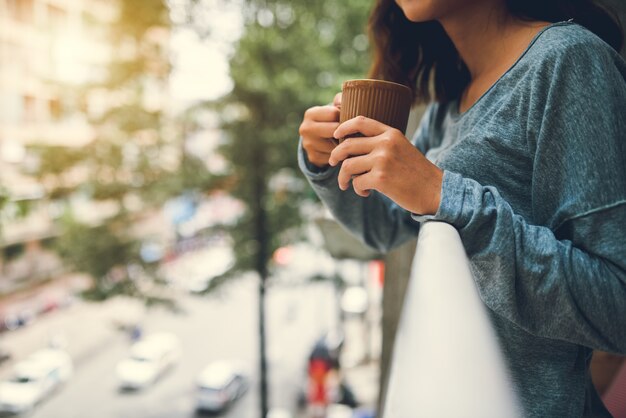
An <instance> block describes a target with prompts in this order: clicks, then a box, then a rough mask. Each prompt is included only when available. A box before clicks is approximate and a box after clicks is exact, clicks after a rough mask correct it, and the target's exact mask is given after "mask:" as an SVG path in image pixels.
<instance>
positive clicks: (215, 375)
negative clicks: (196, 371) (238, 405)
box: [196, 361, 249, 412]
mask: <svg viewBox="0 0 626 418" xmlns="http://www.w3.org/2000/svg"><path fill="white" fill-rule="evenodd" d="M196 382H197V394H196V409H197V410H198V411H209V412H219V411H222V410H224V409H226V408H227V407H228V406H229V405H231V404H232V403H233V402H235V401H236V400H237V399H239V398H240V397H241V396H243V394H244V393H246V390H247V389H248V385H249V378H248V375H247V374H246V373H245V372H244V370H243V368H242V367H241V366H240V365H237V364H234V363H230V362H225V361H221V362H215V363H211V364H209V365H208V366H207V367H205V368H204V370H202V372H201V373H200V375H199V376H198V378H197V381H196Z"/></svg>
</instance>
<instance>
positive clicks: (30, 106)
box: [22, 95, 37, 123]
mask: <svg viewBox="0 0 626 418" xmlns="http://www.w3.org/2000/svg"><path fill="white" fill-rule="evenodd" d="M22 100H23V103H24V113H23V120H24V122H27V123H32V122H35V120H36V117H35V116H36V111H37V109H36V108H35V105H36V102H35V98H34V97H33V96H29V95H26V96H24V97H23V98H22Z"/></svg>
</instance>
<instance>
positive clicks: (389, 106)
mask: <svg viewBox="0 0 626 418" xmlns="http://www.w3.org/2000/svg"><path fill="white" fill-rule="evenodd" d="M341 91H342V96H341V110H340V113H339V122H340V123H343V122H345V121H347V120H349V119H352V118H354V117H356V116H365V117H368V118H370V119H375V120H377V121H379V122H382V123H384V124H385V125H388V126H391V127H393V128H396V129H398V130H399V131H400V132H402V133H404V131H405V130H406V125H407V122H408V120H409V111H410V110H411V102H412V95H411V89H409V88H408V87H407V86H403V85H402V84H397V83H392V82H390V81H382V80H348V81H345V82H344V83H343V86H342V89H341ZM351 136H352V135H351ZM357 136H360V135H357ZM342 139H343V138H340V139H339V141H341V140H342Z"/></svg>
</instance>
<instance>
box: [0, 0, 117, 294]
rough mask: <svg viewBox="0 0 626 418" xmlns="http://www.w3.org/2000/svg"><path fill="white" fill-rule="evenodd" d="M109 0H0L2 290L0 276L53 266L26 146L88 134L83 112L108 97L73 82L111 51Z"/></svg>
mask: <svg viewBox="0 0 626 418" xmlns="http://www.w3.org/2000/svg"><path fill="white" fill-rule="evenodd" d="M114 4H115V3H114V2H108V1H106V0H0V188H1V189H3V190H4V192H5V193H7V194H8V195H9V196H11V200H12V203H10V204H8V205H7V206H6V207H5V208H4V211H3V212H4V217H5V219H4V221H3V222H2V231H1V234H0V248H2V251H1V252H0V278H2V279H4V280H1V281H0V293H1V292H2V288H3V285H4V284H7V285H10V283H11V282H12V281H15V280H18V279H20V278H23V277H27V276H28V277H31V276H33V275H37V274H44V273H45V272H46V271H50V270H51V269H56V268H58V267H59V263H60V262H59V261H58V260H55V257H53V256H52V254H50V253H47V252H46V251H42V249H41V243H42V241H43V242H45V239H46V238H49V237H52V236H54V234H55V231H54V226H53V222H52V220H53V218H54V216H55V207H54V205H53V204H51V203H50V202H48V201H46V200H44V199H42V197H43V196H45V190H44V189H43V185H42V184H41V183H40V182H37V181H36V180H35V179H33V178H32V177H31V176H29V175H28V172H29V170H30V169H32V168H33V166H34V165H36V164H37V161H36V159H35V158H34V157H33V156H31V155H29V153H28V152H27V147H28V146H30V145H34V144H46V145H59V146H66V147H78V146H81V145H84V144H85V143H87V142H89V141H91V140H92V139H93V137H94V135H95V133H94V131H93V128H92V127H91V126H90V125H89V123H88V116H89V115H90V114H91V115H94V114H97V113H98V112H102V111H104V110H105V106H106V100H103V99H100V98H99V97H98V95H97V94H91V95H90V96H89V97H85V96H84V95H81V94H79V88H80V87H81V86H84V85H86V84H88V83H92V82H98V81H99V80H101V79H102V78H103V77H104V75H105V73H104V69H105V67H106V63H107V62H108V61H109V60H110V59H111V51H110V47H109V46H108V44H107V42H106V25H107V22H110V21H111V20H112V19H113V18H114V17H115V12H116V10H115V8H114ZM20 202H29V203H30V205H29V207H30V210H29V212H28V214H27V215H26V216H25V217H24V216H18V213H17V212H19V207H20ZM17 254H19V255H20V257H16V255H17ZM3 259H4V263H3ZM9 261H11V262H9Z"/></svg>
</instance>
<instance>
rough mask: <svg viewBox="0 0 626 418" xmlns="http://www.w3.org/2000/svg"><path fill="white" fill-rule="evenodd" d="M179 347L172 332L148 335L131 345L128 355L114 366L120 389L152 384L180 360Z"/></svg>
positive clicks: (178, 342)
mask: <svg viewBox="0 0 626 418" xmlns="http://www.w3.org/2000/svg"><path fill="white" fill-rule="evenodd" d="M180 355H181V348H180V341H179V339H178V337H176V336H175V335H174V334H168V333H158V334H152V335H149V336H147V337H145V338H143V339H141V340H140V341H139V342H137V343H135V344H133V345H132V347H131V348H130V355H129V356H128V358H126V359H125V360H122V361H121V362H120V363H119V364H118V365H117V368H116V373H117V377H118V379H119V385H120V388H122V389H137V390H139V389H144V388H147V387H148V386H150V385H152V384H154V383H155V382H156V381H157V380H158V379H159V378H160V377H161V376H163V374H165V372H167V371H168V370H169V369H170V368H172V367H173V366H175V365H176V364H177V363H178V361H179V360H180Z"/></svg>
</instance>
